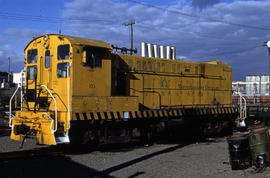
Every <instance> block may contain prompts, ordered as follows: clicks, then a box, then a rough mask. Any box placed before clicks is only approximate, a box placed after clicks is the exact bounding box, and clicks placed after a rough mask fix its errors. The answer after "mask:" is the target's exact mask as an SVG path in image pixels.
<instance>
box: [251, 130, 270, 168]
mask: <svg viewBox="0 0 270 178" xmlns="http://www.w3.org/2000/svg"><path fill="white" fill-rule="evenodd" d="M249 143H250V150H251V155H252V161H253V163H256V158H257V157H258V156H259V155H265V156H266V161H267V163H269V158H270V135H269V130H268V128H267V127H262V128H257V129H253V130H252V131H251V133H250V135H249Z"/></svg>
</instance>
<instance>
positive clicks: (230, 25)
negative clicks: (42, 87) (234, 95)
mask: <svg viewBox="0 0 270 178" xmlns="http://www.w3.org/2000/svg"><path fill="white" fill-rule="evenodd" d="M269 9H270V0H252V1H251V0H192V1H191V0H166V1H160V0H57V1H55V0H46V1H44V0H23V1H22V0H13V1H10V0H0V24H1V25H0V61H1V62H0V71H7V58H8V57H10V58H11V59H12V67H11V69H12V71H14V72H17V71H19V70H21V69H22V68H23V64H24V53H23V50H24V47H25V45H26V44H27V43H28V42H29V41H31V39H32V37H35V36H39V35H42V34H45V33H58V32H59V30H61V33H62V34H64V35H74V36H79V37H87V38H91V39H97V40H104V41H106V42H108V43H110V44H114V45H117V46H121V47H122V46H126V47H130V33H129V28H128V27H126V26H123V25H122V24H123V23H124V22H128V21H131V20H135V22H136V24H135V25H134V46H135V47H137V48H139V47H140V42H141V41H144V42H151V43H156V44H162V45H171V46H175V47H176V51H177V58H178V59H184V60H188V61H209V60H220V61H225V62H227V63H228V64H229V65H231V66H232V68H233V80H234V81H236V80H244V77H245V75H247V74H255V73H268V50H267V47H266V46H264V42H265V41H268V40H270V20H269V18H268V14H269Z"/></svg>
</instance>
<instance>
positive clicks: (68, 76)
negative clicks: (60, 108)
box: [67, 62, 72, 130]
mask: <svg viewBox="0 0 270 178" xmlns="http://www.w3.org/2000/svg"><path fill="white" fill-rule="evenodd" d="M71 64H72V63H71V62H70V63H69V65H68V66H67V95H68V96H67V102H68V103H67V104H68V108H67V110H68V127H67V130H69V129H70V81H69V80H70V71H69V69H70V66H71Z"/></svg>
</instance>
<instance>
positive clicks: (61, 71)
mask: <svg viewBox="0 0 270 178" xmlns="http://www.w3.org/2000/svg"><path fill="white" fill-rule="evenodd" d="M68 68H69V63H68V62H64V63H58V64H57V78H67V75H68V73H67V70H68Z"/></svg>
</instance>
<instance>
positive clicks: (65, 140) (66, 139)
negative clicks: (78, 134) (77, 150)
mask: <svg viewBox="0 0 270 178" xmlns="http://www.w3.org/2000/svg"><path fill="white" fill-rule="evenodd" d="M55 142H56V144H61V143H69V142H70V141H69V137H68V135H66V136H64V137H55Z"/></svg>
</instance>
